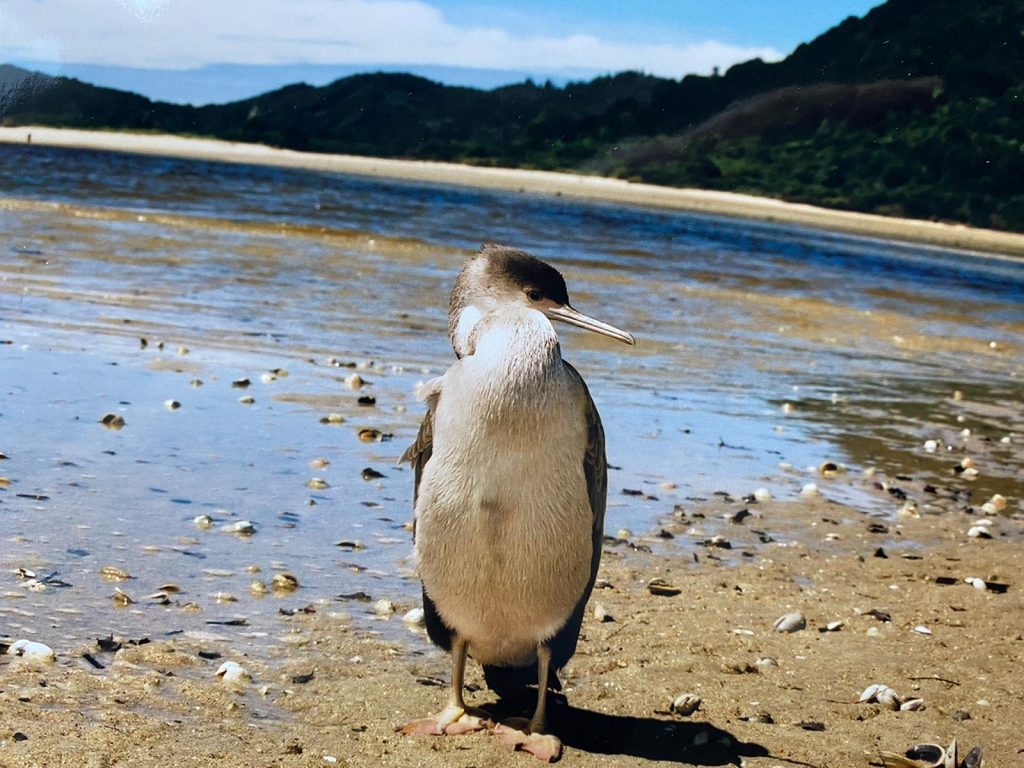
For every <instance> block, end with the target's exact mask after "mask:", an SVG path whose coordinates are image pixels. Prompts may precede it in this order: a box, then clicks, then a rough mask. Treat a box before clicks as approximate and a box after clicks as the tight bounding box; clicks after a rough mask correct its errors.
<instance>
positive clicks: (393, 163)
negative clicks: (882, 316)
mask: <svg viewBox="0 0 1024 768" xmlns="http://www.w3.org/2000/svg"><path fill="white" fill-rule="evenodd" d="M29 135H31V142H32V143H33V144H39V145H43V146H49V147H66V148H75V149H91V150H98V151H116V152H129V153H135V154H146V155H157V156H164V157H180V158H190V159H197V160H207V161H214V162H228V163H250V164H255V165H268V166H277V167H282V168H296V169H303V170H313V171H330V172H334V173H341V174H350V175H356V176H367V177H374V178H387V179H397V180H402V181H414V182H417V181H418V182H428V183H436V184H448V185H453V186H462V187H473V188H478V189H493V190H504V191H518V192H530V193H534V194H541V195H550V196H555V197H566V198H570V199H577V200H588V201H595V202H607V203H624V204H628V205H636V206H641V207H647V208H660V209H665V210H673V211H683V212H688V213H698V214H708V215H713V216H729V217H735V218H742V219H750V220H754V221H763V222H770V223H777V224H794V225H798V226H806V227H812V228H816V229H823V230H828V231H831V232H836V233H840V234H846V235H855V236H866V237H876V238H882V239H887V240H897V241H901V242H908V243H916V244H920V245H929V246H935V247H941V248H954V249H961V250H970V251H977V252H981V253H983V254H986V255H989V256H999V255H1002V256H1004V257H1011V258H1022V257H1024V234H1017V233H1012V232H999V231H996V230H990V229H976V228H973V227H968V226H966V225H961V224H945V223H939V222H932V221H921V220H915V219H900V218H890V217H887V216H879V215H876V214H869V213H856V212H852V211H838V210H831V209H827V208H820V207H817V206H813V205H807V204H804V203H787V202H783V201H780V200H775V199H772V198H763V197H755V196H753V195H744V194H738V193H733V192H718V191H711V190H698V189H677V188H672V187H660V186H656V185H653V184H638V183H633V182H629V181H624V180H621V179H609V178H604V177H598V176H582V175H577V174H571V173H562V172H554V171H536V170H522V169H512V168H486V167H481V166H470V165H460V164H456V163H443V162H436V161H423V160H396V159H389V158H374V157H360V156H355V155H331V154H320V153H311V152H296V151H294V150H288V149H276V148H272V147H268V146H265V145H262V144H245V143H240V142H229V141H222V140H220V139H203V138H189V137H184V136H177V135H171V134H144V133H121V132H113V131H88V130H81V129H71V128H51V127H45V126H18V127H0V143H5V144H26V143H27V140H28V137H29Z"/></svg>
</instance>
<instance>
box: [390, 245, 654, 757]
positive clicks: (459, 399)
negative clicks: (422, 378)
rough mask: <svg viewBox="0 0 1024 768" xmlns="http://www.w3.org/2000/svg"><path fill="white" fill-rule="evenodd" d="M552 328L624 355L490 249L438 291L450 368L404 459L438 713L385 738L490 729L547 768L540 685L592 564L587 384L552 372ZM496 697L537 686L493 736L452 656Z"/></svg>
mask: <svg viewBox="0 0 1024 768" xmlns="http://www.w3.org/2000/svg"><path fill="white" fill-rule="evenodd" d="M552 321H560V322H564V323H568V324H570V325H574V326H577V327H579V328H583V329H585V330H588V331H592V332H594V333H598V334H601V335H603V336H607V337H610V338H612V339H617V340H618V341H621V342H624V343H626V344H630V345H632V344H635V340H634V338H633V336H632V335H631V334H629V333H626V332H625V331H622V330H619V329H618V328H616V327H614V326H612V325H608V324H607V323H603V322H601V321H599V320H595V319H593V318H591V317H588V316H587V315H584V314H582V313H580V312H578V311H577V310H575V309H574V308H573V307H572V306H571V305H570V303H569V296H568V291H567V288H566V284H565V280H564V279H563V277H562V275H561V274H560V273H559V272H558V270H556V269H555V268H554V267H552V266H551V265H550V264H547V263H546V262H544V261H542V260H540V259H538V258H536V257H534V256H531V255H530V254H528V253H526V252H525V251H522V250H519V249H517V248H512V247H508V246H503V245H498V244H494V243H488V244H485V245H484V246H483V247H482V248H481V249H480V250H479V251H478V252H477V253H476V254H475V255H473V256H472V257H470V258H469V259H468V260H467V261H466V263H465V264H464V266H463V268H462V270H461V271H460V272H459V274H458V277H457V278H456V280H455V284H454V287H453V288H452V292H451V297H450V303H449V312H448V332H449V337H450V339H451V343H452V348H453V350H454V352H455V356H456V358H457V359H456V362H455V363H454V364H453V365H452V366H451V367H450V368H448V370H447V371H445V373H444V374H443V375H441V376H440V377H438V378H436V379H434V380H432V381H430V382H427V383H426V384H425V385H424V386H423V387H422V389H421V391H420V396H421V397H422V398H423V399H424V400H425V402H426V408H427V411H426V414H425V416H424V418H423V421H422V423H421V425H420V428H419V432H418V434H417V436H416V440H415V442H414V443H413V444H412V445H411V446H410V447H409V448H408V449H407V450H406V451H405V453H404V454H403V456H402V459H403V460H406V461H409V462H410V463H411V464H412V466H413V469H414V470H415V485H414V502H413V507H414V514H413V551H414V561H415V566H416V570H417V572H418V575H419V577H420V580H421V582H422V594H423V610H424V618H425V624H426V629H427V633H428V635H429V637H430V639H431V640H432V641H433V642H434V643H435V644H436V645H438V646H440V647H441V648H442V649H444V650H446V651H449V652H450V653H451V681H450V691H449V699H448V704H447V706H445V707H444V709H443V710H441V712H439V713H438V714H436V715H433V716H429V717H425V718H418V719H415V720H412V721H410V722H408V723H405V724H404V725H401V726H399V727H398V730H400V731H401V732H403V733H406V734H410V735H415V734H433V735H456V734H460V733H467V732H473V731H479V730H484V729H492V730H493V732H494V733H496V734H497V735H499V736H501V737H502V740H503V741H505V742H506V743H508V744H509V745H510V746H512V747H513V748H515V749H518V750H524V751H526V752H529V753H531V754H533V755H534V756H535V757H537V758H539V759H541V760H545V761H551V760H555V759H558V757H559V756H560V755H561V751H562V745H561V742H560V740H559V739H558V738H557V737H556V736H554V735H553V734H549V733H547V698H548V690H549V688H551V689H555V690H559V689H560V681H559V679H558V675H557V671H558V670H560V669H561V668H562V667H563V666H564V665H565V664H566V662H568V660H569V659H570V657H571V656H572V655H573V653H574V652H575V650H576V643H577V640H578V638H579V634H580V626H581V624H582V622H583V614H584V610H585V608H586V604H587V600H588V599H589V597H590V593H591V591H592V590H593V587H594V582H595V580H596V578H597V572H598V566H599V564H600V560H601V545H602V541H603V535H604V513H605V503H606V496H607V462H606V459H605V445H604V431H603V427H602V425H601V419H600V416H599V415H598V412H597V408H596V407H595V406H594V401H593V399H592V398H591V396H590V392H589V391H588V389H587V385H586V384H585V383H584V381H583V378H582V376H580V374H579V373H578V372H577V371H576V369H575V368H574V367H573V366H571V365H570V364H569V363H567V362H566V361H565V360H563V359H562V355H561V347H560V344H559V339H558V334H557V333H556V331H555V328H554V326H553V324H552ZM467 656H468V657H472V658H473V659H475V660H476V661H477V662H478V663H479V664H481V665H482V666H483V671H484V676H485V680H486V682H487V683H488V686H489V687H490V688H492V689H493V690H495V691H496V692H498V694H499V696H502V697H503V696H504V694H505V693H506V692H508V691H510V690H511V689H513V688H522V687H524V686H529V685H533V684H536V685H537V700H536V707H535V708H534V711H533V714H532V716H531V717H530V718H529V719H526V718H512V719H510V720H506V721H505V722H503V723H500V724H498V723H495V722H494V720H493V719H492V718H491V716H490V715H489V713H487V712H486V711H484V710H480V709H474V708H470V707H468V706H467V704H466V702H465V699H464V696H463V683H464V679H465V678H464V675H465V666H466V659H467Z"/></svg>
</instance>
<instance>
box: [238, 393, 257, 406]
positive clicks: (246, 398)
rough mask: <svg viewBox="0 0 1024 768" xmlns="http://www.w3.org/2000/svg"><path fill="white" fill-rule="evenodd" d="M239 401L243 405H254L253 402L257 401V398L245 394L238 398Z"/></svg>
mask: <svg viewBox="0 0 1024 768" xmlns="http://www.w3.org/2000/svg"><path fill="white" fill-rule="evenodd" d="M238 402H240V403H241V404H242V405H252V404H253V403H255V402H256V398H255V397H253V396H252V395H243V396H242V397H240V398H238Z"/></svg>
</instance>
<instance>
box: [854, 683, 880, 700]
mask: <svg viewBox="0 0 1024 768" xmlns="http://www.w3.org/2000/svg"><path fill="white" fill-rule="evenodd" d="M886 687H887V686H884V685H882V684H881V683H872V684H871V685H869V686H868V687H867V688H865V689H864V691H863V693H861V695H860V698H859V699H857V703H858V704H868V703H870V702H872V701H874V700H875V699H876V698H877V697H878V694H879V693H880V692H881V691H883V690H884V689H885V688H886Z"/></svg>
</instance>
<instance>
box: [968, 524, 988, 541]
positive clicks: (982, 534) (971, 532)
mask: <svg viewBox="0 0 1024 768" xmlns="http://www.w3.org/2000/svg"><path fill="white" fill-rule="evenodd" d="M967 538H969V539H991V538H992V532H991V531H990V530H989V529H988V526H987V525H972V526H971V527H970V528H968V529H967Z"/></svg>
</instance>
